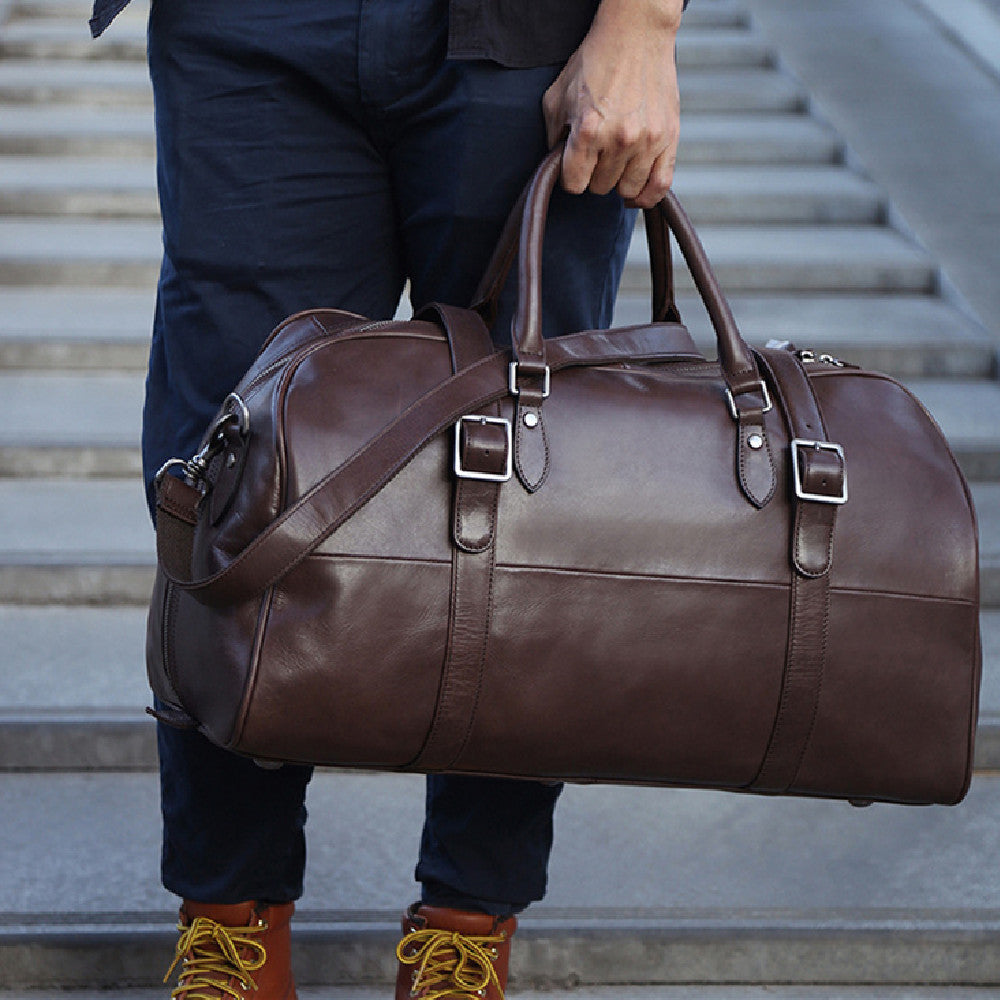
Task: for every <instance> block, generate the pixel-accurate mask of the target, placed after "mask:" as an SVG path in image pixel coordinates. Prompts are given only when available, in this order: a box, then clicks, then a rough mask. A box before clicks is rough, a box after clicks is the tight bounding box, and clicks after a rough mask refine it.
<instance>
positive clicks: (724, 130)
mask: <svg viewBox="0 0 1000 1000" xmlns="http://www.w3.org/2000/svg"><path fill="white" fill-rule="evenodd" d="M2 143H3V127H2V125H0V149H2ZM842 157H843V141H842V140H841V139H840V138H839V137H838V136H837V135H836V133H834V132H832V131H831V130H830V129H829V128H827V127H826V126H825V125H823V124H822V123H820V122H818V121H816V119H814V118H809V117H807V116H806V115H801V114H785V115H765V114H761V115H754V116H747V115H738V116H730V115H724V114H715V115H712V114H701V115H699V114H688V109H687V107H686V106H685V108H684V116H683V120H682V122H681V141H680V146H679V147H678V158H677V162H678V165H679V166H680V167H682V168H683V167H688V166H692V165H716V166H722V165H727V164H737V163H743V164H767V163H771V164H803V165H808V164H825V163H836V162H839V161H840V160H841V159H842Z"/></svg>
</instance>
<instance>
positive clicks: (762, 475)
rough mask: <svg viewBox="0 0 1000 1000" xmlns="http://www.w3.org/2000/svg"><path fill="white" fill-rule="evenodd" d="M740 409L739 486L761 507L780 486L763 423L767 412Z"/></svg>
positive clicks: (737, 452) (738, 439)
mask: <svg viewBox="0 0 1000 1000" xmlns="http://www.w3.org/2000/svg"><path fill="white" fill-rule="evenodd" d="M737 412H738V413H739V420H738V424H739V435H738V438H737V444H736V466H737V475H738V477H739V482H740V489H741V490H742V491H743V495H744V496H745V497H746V498H747V499H748V500H749V501H750V502H751V503H752V504H753V505H754V506H755V507H756V508H758V510H759V509H762V508H764V507H766V506H767V505H768V503H769V502H770V501H771V498H772V497H773V496H774V492H775V490H776V489H777V486H778V477H777V474H776V473H775V471H774V456H773V455H772V454H771V443H770V441H769V440H768V436H767V430H766V428H765V426H764V412H763V411H762V410H760V409H758V408H754V409H751V410H746V411H743V410H738V411H737ZM755 445H756V447H755Z"/></svg>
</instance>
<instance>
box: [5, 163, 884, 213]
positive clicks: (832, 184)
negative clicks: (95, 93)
mask: <svg viewBox="0 0 1000 1000" xmlns="http://www.w3.org/2000/svg"><path fill="white" fill-rule="evenodd" d="M2 184H3V177H2V173H0V186H2ZM674 191H676V193H677V195H678V197H679V198H680V200H681V202H682V203H683V205H684V207H685V209H686V210H687V212H688V214H689V215H690V216H691V218H692V220H693V221H694V223H695V225H696V226H698V227H699V228H702V227H704V226H708V225H785V224H790V223H800V224H804V225H821V224H824V223H832V224H835V225H850V224H858V225H863V224H865V223H878V222H881V221H882V220H883V217H884V214H885V209H884V203H883V196H882V194H881V192H880V191H879V189H878V188H877V187H876V186H875V185H874V184H872V183H871V182H870V181H867V180H865V179H864V178H862V177H859V176H858V175H857V174H854V173H851V172H850V171H848V170H846V169H844V168H842V167H836V166H827V167H801V166H795V167H781V166H775V165H768V166H750V165H740V166H728V165H727V166H721V167H712V166H699V167H696V168H693V169H685V168H684V167H680V168H679V169H678V171H677V176H676V179H675V182H674Z"/></svg>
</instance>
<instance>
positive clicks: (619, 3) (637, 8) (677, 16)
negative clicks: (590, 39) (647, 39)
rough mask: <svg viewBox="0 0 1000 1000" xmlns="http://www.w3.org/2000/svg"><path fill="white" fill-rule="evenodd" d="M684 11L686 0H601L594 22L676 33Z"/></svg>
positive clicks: (663, 32)
mask: <svg viewBox="0 0 1000 1000" xmlns="http://www.w3.org/2000/svg"><path fill="white" fill-rule="evenodd" d="M683 13H684V0H601V3H600V5H599V6H598V8H597V13H596V14H595V15H594V24H595V25H597V24H598V22H600V21H611V22H613V23H614V24H615V25H616V26H617V27H623V26H624V27H632V28H635V29H636V30H640V31H643V32H649V31H653V32H656V33H662V34H666V35H671V36H673V35H676V34H677V31H678V29H679V28H680V26H681V15H682V14H683Z"/></svg>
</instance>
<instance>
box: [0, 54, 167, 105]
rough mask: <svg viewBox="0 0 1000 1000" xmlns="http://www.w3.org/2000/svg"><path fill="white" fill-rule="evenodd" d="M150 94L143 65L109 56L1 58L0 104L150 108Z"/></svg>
mask: <svg viewBox="0 0 1000 1000" xmlns="http://www.w3.org/2000/svg"><path fill="white" fill-rule="evenodd" d="M152 100H153V94H152V88H151V87H150V83H149V73H148V71H147V69H146V66H145V65H144V64H142V63H138V62H131V61H126V62H119V61H115V60H111V59H102V60H92V61H88V62H73V61H65V60H58V59H47V60H36V59H25V60H18V59H6V60H3V61H0V104H5V103H11V104H48V103H52V102H55V103H59V104H63V105H65V104H77V105H85V106H88V107H105V108H129V109H134V108H137V107H142V108H149V107H151V106H152Z"/></svg>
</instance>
